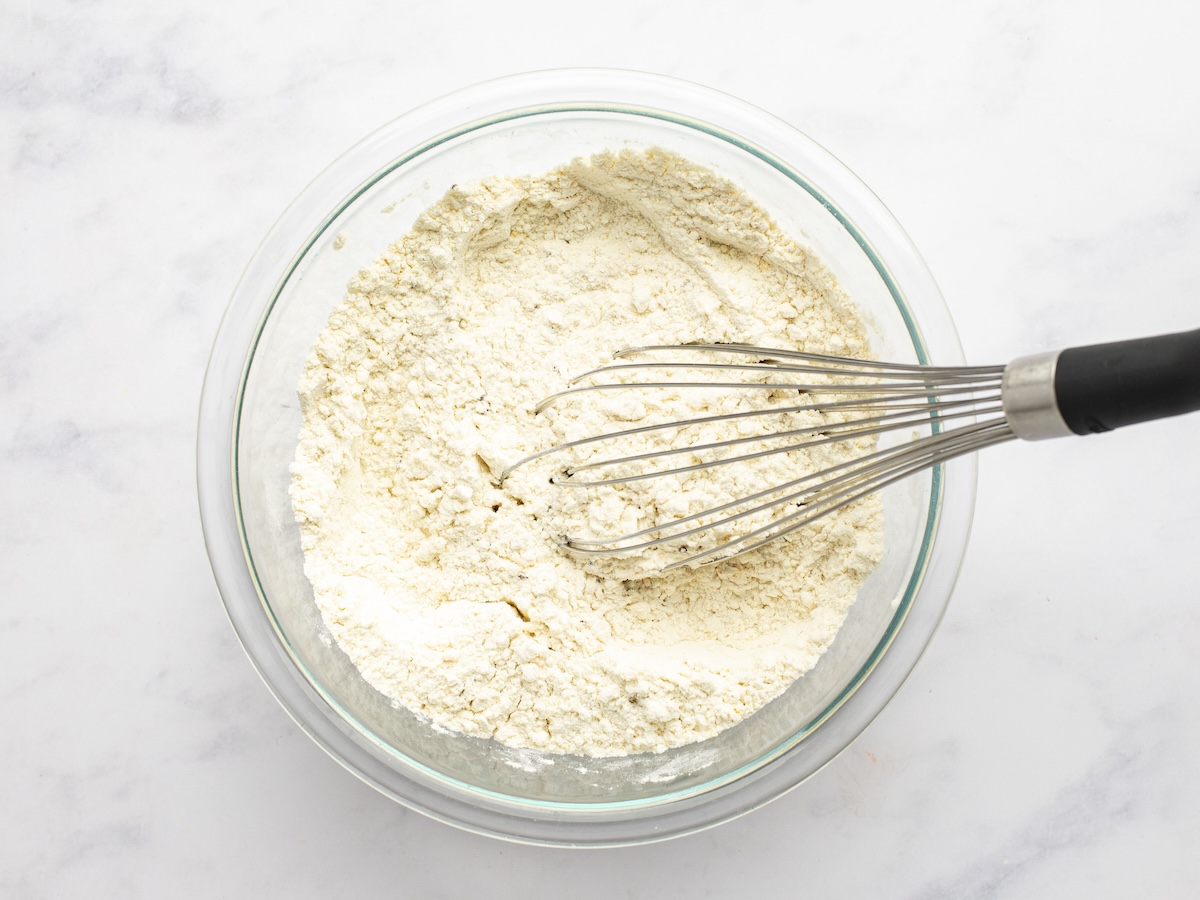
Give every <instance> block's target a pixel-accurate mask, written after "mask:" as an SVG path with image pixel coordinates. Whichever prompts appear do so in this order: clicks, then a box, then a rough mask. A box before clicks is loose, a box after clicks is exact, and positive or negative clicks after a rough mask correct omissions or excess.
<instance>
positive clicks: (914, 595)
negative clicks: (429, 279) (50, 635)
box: [197, 70, 975, 846]
mask: <svg viewBox="0 0 1200 900" xmlns="http://www.w3.org/2000/svg"><path fill="white" fill-rule="evenodd" d="M624 147H632V148H649V147H665V148H667V149H670V150H673V151H675V152H676V153H678V154H680V155H682V156H684V157H687V158H689V159H691V160H693V161H695V162H697V163H700V164H703V165H705V166H708V167H709V168H711V169H713V170H715V171H717V172H719V173H721V174H723V175H725V176H726V177H728V178H729V179H730V180H732V181H734V182H735V183H737V184H739V185H740V186H742V187H743V188H744V189H745V190H746V191H747V192H748V193H750V194H751V195H752V196H753V197H754V198H755V199H756V200H757V201H758V202H759V203H760V204H761V205H762V206H763V207H765V208H766V209H767V210H768V211H769V212H770V213H771V214H772V215H773V216H774V218H775V219H776V221H777V222H778V223H779V224H780V225H781V226H783V227H784V229H785V230H787V231H788V232H790V233H791V234H792V235H794V236H796V237H797V238H798V239H800V240H801V241H803V242H805V243H806V244H807V245H808V246H809V247H811V248H812V249H813V250H814V251H815V252H816V253H817V255H818V256H819V257H820V258H821V259H822V260H823V261H824V262H825V264H826V265H827V266H828V267H829V268H830V269H831V270H832V271H833V272H834V274H835V275H836V276H837V277H838V279H839V280H840V281H841V283H842V285H843V287H844V288H845V289H846V291H847V292H848V293H849V295H850V296H851V297H852V298H853V299H854V300H855V301H856V302H857V304H858V306H859V307H860V308H861V310H862V311H863V313H864V315H865V317H866V319H867V322H868V327H869V330H870V336H871V340H872V343H873V346H874V349H875V350H876V352H877V353H878V354H879V356H880V358H883V359H893V360H896V361H919V362H922V363H936V364H942V365H960V364H962V363H963V359H962V351H961V349H960V347H959V344H958V339H957V336H956V334H955V331H954V326H953V323H952V322H951V319H950V316H949V313H948V312H947V310H946V308H945V305H944V304H943V302H942V299H941V296H940V294H939V292H938V289H937V286H936V285H935V283H934V281H933V278H932V276H931V275H930V274H929V272H928V270H927V269H926V267H925V265H924V263H923V262H922V260H921V258H920V256H919V255H918V253H917V251H916V249H915V248H914V247H913V245H912V244H911V242H910V241H909V240H908V238H907V236H906V235H905V234H904V232H903V231H902V230H901V228H900V226H899V225H898V224H897V223H896V221H895V220H894V219H893V218H892V216H891V215H890V214H889V213H888V211H887V210H886V209H885V208H884V206H883V204H882V203H880V201H879V200H878V199H877V198H876V197H875V196H874V195H873V194H872V193H871V192H870V191H869V190H868V189H867V188H866V187H865V186H864V185H863V184H862V183H861V182H859V181H858V180H857V179H856V178H855V177H854V175H853V174H851V173H850V172H849V171H848V170H847V169H846V168H845V167H844V166H842V165H841V164H840V163H838V162H837V160H835V159H834V158H833V157H831V156H830V155H829V154H828V153H827V152H825V151H824V150H822V149H821V148H820V147H818V146H817V145H816V144H815V143H813V142H812V141H811V140H809V139H808V138H806V137H805V136H804V135H802V134H800V133H799V132H797V131H796V130H794V129H793V128H791V127H790V126H788V125H787V124H786V123H784V122H782V121H780V120H779V119H776V118H774V117H772V116H770V115H768V114H766V113H764V112H762V111H761V110H759V109H756V108H754V107H752V106H749V105H747V104H745V103H743V102H741V101H739V100H736V99H734V98H732V97H729V96H727V95H724V94H721V93H717V92H715V91H712V90H708V89H705V88H701V87H697V86H695V85H691V84H687V83H683V82H679V81H675V80H671V79H665V78H661V77H655V76H649V75H643V74H638V73H631V72H614V71H586V70H568V71H558V72H538V73H532V74H526V75H518V76H513V77H510V78H504V79H501V80H498V81H492V82H488V83H485V84H482V85H478V86H476V87H473V88H469V89H467V90H464V91H460V92H458V93H455V94H451V95H449V96H446V97H443V98H441V99H440V100H436V101H434V102H432V103H429V104H427V105H425V106H423V107H420V108H418V109H416V110H413V111H412V112H410V113H408V114H407V115H404V116H402V117H400V118H399V119H396V120H395V121H394V122H392V123H391V124H389V125H387V126H385V127H384V128H383V129H381V130H380V131H378V132H376V133H375V134H373V135H371V136H370V137H368V138H367V139H365V140H364V141H362V142H361V143H360V144H358V145H357V146H355V147H354V148H353V149H351V150H350V151H349V152H348V153H347V154H346V155H344V156H343V157H342V158H341V159H339V160H338V161H337V162H335V163H334V164H333V165H332V166H331V167H330V168H329V169H327V170H326V171H325V172H324V173H322V174H321V175H320V176H319V177H318V178H317V179H316V180H315V181H314V182H313V183H312V184H311V185H310V186H309V187H308V188H307V189H306V190H305V191H304V192H303V193H302V194H301V195H300V196H299V197H298V198H297V199H296V201H295V202H294V203H293V204H292V205H291V207H289V208H288V210H287V211H286V212H285V213H284V214H283V216H282V217H281V218H280V220H279V222H278V223H277V224H276V225H275V227H274V228H273V229H272V230H271V232H270V233H269V234H268V235H267V237H266V239H265V240H264V241H263V244H262V246H261V247H260V248H259V250H258V252H257V254H256V255H255V256H254V258H253V259H252V260H251V262H250V264H249V266H248V267H247V269H246V272H245V274H244V275H243V277H242V280H241V282H240V283H239V285H238V287H237V289H236V290H235V292H234V294H233V298H232V299H231V301H230V303H229V308H228V310H227V311H226V314H225V317H224V319H223V321H222V323H221V327H220V330H219V332H218V334H217V338H216V342H215V344H214V347H213V351H212V356H211V359H210V361H209V366H208V372H207V376H206V378H205V383H204V393H203V397H202V400H201V406H200V420H199V434H198V441H197V473H198V486H199V494H200V509H201V516H202V519H203V524H204V535H205V539H206V542H207V546H208V552H209V557H210V559H211V562H212V567H213V571H214V573H215V575H216V579H217V584H218V586H219V588H220V591H221V596H222V598H223V599H224V602H225V607H226V609H227V610H228V613H229V617H230V619H231V621H232V623H233V626H234V629H235V630H236V632H237V634H238V637H239V638H240V640H241V642H242V644H243V646H244V647H245V649H246V652H247V654H248V655H249V656H250V658H251V660H252V661H253V663H254V665H255V666H256V667H257V669H258V671H259V673H260V674H261V675H262V677H263V679H264V680H265V681H266V683H267V686H268V687H269V688H270V689H271V691H272V692H273V693H274V694H275V696H276V698H277V699H278V700H279V702H280V703H281V704H283V706H284V707H285V708H286V709H287V711H288V712H289V713H290V714H291V715H292V717H293V718H294V719H295V720H296V722H297V723H298V724H299V725H300V727H301V728H303V729H304V730H305V731H306V732H307V733H308V734H309V735H310V736H311V737H312V738H313V739H314V740H315V741H316V742H317V743H318V744H320V745H321V746H322V747H324V748H325V749H326V750H327V751H328V752H329V753H330V754H331V755H332V756H333V757H334V758H335V759H337V760H338V761H339V762H341V763H342V764H343V765H345V766H346V767H347V768H348V769H349V770H350V771H352V772H353V773H355V774H356V775H358V776H359V777H360V778H362V779H363V780H364V781H366V782H367V783H368V784H371V785H372V786H374V787H375V788H377V789H379V790H380V791H382V792H383V793H385V794H387V795H388V796H391V797H393V798H394V799H396V800H398V801H400V802H401V803H403V804H405V805H406V806H409V807H411V808H413V809H416V810H419V811H421V812H423V813H426V814H428V815H430V816H433V817H434V818H437V819H440V820H442V821H444V822H449V823H451V824H454V825H458V826H460V827H464V828H468V829H471V830H473V831H477V832H481V833H486V834H491V835H496V836H501V837H506V838H511V839H516V840H522V841H528V842H536V843H548V844H565V845H575V846H586V845H612V844H626V843H637V842H642V841H648V840H654V839H659V838H665V837H670V836H673V835H679V834H684V833H687V832H691V831H696V830H698V829H701V828H704V827H707V826H710V825H713V824H716V823H718V822H722V821H724V820H727V819H729V818H732V817H734V816H737V815H739V814H741V813H744V812H746V811H748V810H751V809H753V808H755V807H757V806H759V805H761V804H763V803H765V802H766V801H768V800H770V799H772V798H774V797H776V796H778V795H779V794H781V793H783V792H784V791H786V790H788V789H789V788H792V787H794V786H795V785H797V784H798V783H800V782H801V781H802V780H803V779H805V778H806V777H808V776H809V775H811V774H812V773H813V772H815V771H816V770H817V769H819V768H820V767H821V766H823V765H824V764H825V763H827V762H828V761H829V760H830V759H832V758H833V757H834V756H835V755H836V754H837V753H839V752H840V751H841V750H842V749H844V748H845V747H846V746H847V745H848V744H849V743H850V742H851V741H852V740H853V739H854V738H855V737H856V736H857V735H858V734H859V733H860V732H861V731H862V730H863V729H864V728H865V727H866V726H867V724H868V723H869V722H870V721H871V719H872V718H873V717H874V716H875V715H876V714H877V713H878V712H879V711H880V710H881V709H882V708H883V706H884V705H885V704H886V703H887V702H888V700H889V699H890V698H891V697H892V695H893V694H894V693H895V691H896V689H897V688H898V687H899V686H900V684H901V682H902V681H903V680H904V678H905V677H906V676H907V675H908V673H909V672H910V671H911V669H912V667H913V666H914V665H915V663H916V660H917V658H918V657H919V655H920V653H921V652H922V650H923V649H924V648H925V646H926V644H927V643H928V641H929V639H930V637H931V636H932V634H933V631H934V629H935V628H936V625H937V623H938V621H939V619H940V618H941V615H942V613H943V611H944V609H945V607H946V604H947V602H948V600H949V597H950V592H951V588H952V586H953V582H954V579H955V577H956V575H957V572H958V567H959V564H960V562H961V559H962V555H963V553H964V551H965V548H966V542H967V534H968V530H969V525H970V519H971V513H972V509H973V504H974V493H975V491H974V487H975V468H974V462H973V459H958V460H954V461H952V462H950V463H948V464H943V465H942V466H939V467H938V468H936V469H933V470H931V471H928V472H926V473H924V474H923V475H920V476H917V477H914V478H910V479H908V480H906V481H903V482H900V483H897V484H894V485H892V486H890V487H888V488H887V489H886V490H885V491H884V493H883V502H884V510H885V518H886V532H885V545H886V548H887V552H886V557H885V559H884V561H883V563H882V565H881V566H880V567H879V569H878V570H877V571H876V572H875V573H874V574H873V575H872V576H871V577H870V579H869V580H868V581H867V582H866V583H865V585H864V586H863V588H862V590H861V592H860V594H859V597H858V600H857V601H856V603H855V604H854V606H853V608H852V611H851V613H850V616H849V618H848V619H847V621H846V623H845V625H844V626H843V628H842V630H841V632H840V633H839V634H838V637H837V639H836V641H834V643H833V645H832V646H831V647H830V649H829V651H828V652H827V653H826V654H825V655H824V656H823V657H822V658H821V660H820V662H819V663H818V665H817V666H816V667H815V668H814V669H813V670H812V671H811V672H809V673H808V674H807V675H805V676H804V677H803V678H800V679H799V680H798V681H797V682H796V683H795V684H793V685H792V686H791V687H790V688H789V689H788V690H787V691H786V692H785V693H784V694H783V695H782V696H780V697H779V698H778V699H776V700H774V701H773V702H771V703H770V704H768V705H767V706H766V707H764V708H763V709H762V710H760V711H759V712H757V713H755V714H754V715H752V716H750V717H749V718H747V719H746V720H745V721H743V722H741V723H740V724H739V725H737V726H735V727H733V728H730V729H728V730H727V731H725V732H723V733H722V734H720V735H718V736H717V737H715V738H712V739H710V740H707V741H703V742H700V743H696V744H692V745H689V746H685V747H681V748H679V749H676V750H671V751H668V752H665V753H659V754H642V755H635V756H628V757H623V758H613V759H592V758H586V757H573V756H562V755H555V754H547V753H540V752H536V751H532V750H514V749H512V748H509V747H505V746H502V745H500V744H497V743H495V742H494V741H486V740H480V739H477V738H472V737H466V736H463V735H459V734H455V733H451V732H448V731H446V730H445V729H442V728H438V727H436V726H434V725H432V724H431V723H430V722H429V721H428V720H425V719H422V718H420V717H418V716H416V715H414V714H412V713H410V712H408V711H407V710H406V709H403V708H396V707H395V706H394V705H393V704H392V703H391V702H390V701H388V700H387V699H386V698H384V697H383V696H382V695H380V694H379V693H378V692H376V691H375V690H374V689H373V688H372V687H370V686H369V685H368V684H367V683H366V682H365V681H364V680H363V679H362V677H361V676H360V675H359V673H358V671H357V669H355V667H354V666H353V665H352V664H351V663H350V662H349V660H348V659H347V658H346V656H345V655H344V654H343V653H342V652H341V650H340V649H339V648H338V646H337V644H336V643H335V642H334V641H333V640H332V639H331V637H330V634H329V632H328V630H327V629H326V628H325V626H324V624H323V622H322V620H321V617H320V614H319V613H318V611H317V607H316V605H315V603H314V600H313V596H312V589H311V586H310V585H309V583H308V581H307V580H306V578H305V576H304V571H303V559H302V554H301V550H300V540H299V531H298V528H297V526H296V523H295V521H294V520H293V517H292V509H291V505H290V502H289V498H288V485H289V478H290V476H289V472H288V467H289V464H290V463H291V461H292V457H293V454H294V452H295V448H296V442H297V436H298V431H299V427H300V409H299V404H298V401H297V397H296V386H297V384H298V382H299V379H300V374H301V371H302V369H303V366H304V363H305V359H306V357H307V355H308V353H309V349H310V347H311V346H312V344H313V341H314V339H315V338H316V336H317V334H318V333H319V332H320V330H321V329H322V328H323V326H324V325H325V321H326V318H327V317H328V315H329V312H330V310H331V309H332V308H333V306H334V305H335V304H336V303H337V302H338V301H339V300H340V299H341V297H342V296H343V293H344V289H345V285H346V283H347V281H348V280H349V279H350V277H351V276H352V275H353V274H354V273H355V272H357V270H358V269H359V268H361V267H362V266H364V265H366V264H367V263H369V262H370V261H372V260H373V259H374V258H375V257H376V256H378V255H379V254H380V253H381V252H382V251H383V250H384V249H385V248H386V247H387V246H388V244H389V243H390V242H391V241H393V240H394V239H395V238H396V237H398V236H399V235H401V234H403V233H404V232H405V231H407V230H408V229H409V227H410V226H411V224H412V223H413V221H414V219H415V218H416V216H417V215H418V214H419V213H420V212H421V211H422V210H424V209H425V208H426V207H427V206H429V205H430V204H431V203H433V202H434V201H435V200H437V199H438V198H439V197H440V196H441V195H442V194H443V193H444V192H445V191H446V190H447V188H449V187H450V185H452V184H454V183H456V182H469V181H473V180H476V179H480V178H483V177H486V176H490V175H519V174H530V173H540V172H543V171H546V170H549V169H551V168H553V167H555V166H557V165H560V164H562V163H564V162H566V161H568V160H570V159H571V158H573V157H576V156H580V155H584V154H590V153H593V152H596V151H600V150H613V149H619V148H624Z"/></svg>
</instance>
